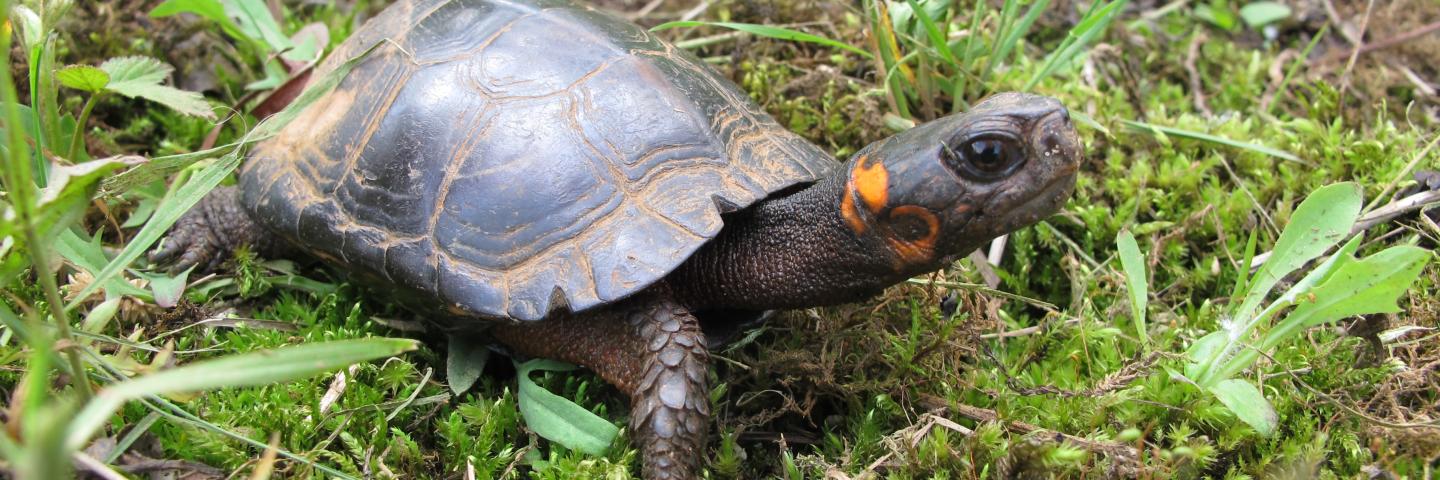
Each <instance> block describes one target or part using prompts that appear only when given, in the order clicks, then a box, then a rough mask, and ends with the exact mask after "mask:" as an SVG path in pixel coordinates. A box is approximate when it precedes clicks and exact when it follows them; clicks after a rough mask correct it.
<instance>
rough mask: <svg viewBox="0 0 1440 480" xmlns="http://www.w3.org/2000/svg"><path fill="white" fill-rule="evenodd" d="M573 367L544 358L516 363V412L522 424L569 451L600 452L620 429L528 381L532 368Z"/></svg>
mask: <svg viewBox="0 0 1440 480" xmlns="http://www.w3.org/2000/svg"><path fill="white" fill-rule="evenodd" d="M574 368H575V367H574V366H571V365H569V364H566V363H562V362H557V361H554V360H544V359H540V360H531V361H528V362H525V363H523V364H519V365H516V366H515V369H516V370H517V371H518V373H517V374H516V376H517V377H519V378H518V379H519V382H520V391H519V396H520V399H519V403H520V414H521V415H523V416H524V417H525V425H526V426H528V427H529V428H530V430H533V431H534V432H535V433H536V434H537V435H540V436H541V437H544V438H545V439H546V440H549V441H552V442H555V443H558V444H561V445H564V446H565V448H569V449H571V450H578V451H581V452H585V453H588V454H591V455H604V454H605V451H606V450H608V449H609V448H610V444H611V443H613V442H614V441H615V437H616V436H617V435H619V434H620V429H619V428H616V427H615V425H613V424H611V423H610V422H608V421H606V420H605V419H603V418H600V417H599V416H598V415H595V414H594V413H591V412H590V411H589V410H586V409H585V408H584V407H581V406H579V405H576V404H575V402H572V401H570V400H567V399H565V398H564V397H561V396H559V395H556V394H553V393H550V392H549V391H548V390H545V389H544V388H541V387H540V386H539V385H536V384H535V382H533V381H531V380H530V372H533V371H535V370H551V371H567V370H572V369H574Z"/></svg>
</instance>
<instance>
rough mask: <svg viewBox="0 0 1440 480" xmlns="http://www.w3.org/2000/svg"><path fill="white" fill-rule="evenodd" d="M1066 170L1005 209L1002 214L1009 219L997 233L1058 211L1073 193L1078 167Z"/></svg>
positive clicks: (1031, 222)
mask: <svg viewBox="0 0 1440 480" xmlns="http://www.w3.org/2000/svg"><path fill="white" fill-rule="evenodd" d="M1067 170H1068V171H1065V172H1061V173H1060V174H1059V175H1055V176H1053V177H1051V178H1050V180H1049V181H1047V182H1045V185H1044V186H1042V187H1040V188H1039V189H1038V190H1036V191H1035V192H1034V193H1032V194H1030V195H1026V196H1025V198H1024V199H1023V201H1021V202H1020V203H1017V204H1015V205H1014V206H1013V207H1010V208H1008V209H1006V212H1005V214H1004V215H1005V217H1007V218H1008V219H1009V221H1008V222H1004V223H1005V225H1004V226H1003V228H1002V229H1001V231H1000V232H998V233H1000V234H1003V233H1008V232H1012V231H1015V230H1018V229H1021V228H1024V227H1026V226H1028V225H1031V224H1033V223H1035V222H1038V221H1040V220H1041V219H1043V218H1045V217H1048V216H1050V215H1053V214H1055V212H1058V211H1060V209H1061V207H1062V206H1063V205H1064V204H1065V199H1067V198H1070V195H1071V194H1072V193H1074V190H1075V178H1076V176H1077V170H1079V167H1078V166H1072V167H1070V168H1068V169H1067Z"/></svg>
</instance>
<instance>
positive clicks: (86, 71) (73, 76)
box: [55, 65, 110, 93]
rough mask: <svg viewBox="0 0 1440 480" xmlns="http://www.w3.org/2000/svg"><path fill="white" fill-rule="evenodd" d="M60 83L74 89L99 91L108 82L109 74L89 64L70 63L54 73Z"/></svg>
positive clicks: (102, 89) (91, 91) (103, 88)
mask: <svg viewBox="0 0 1440 480" xmlns="http://www.w3.org/2000/svg"><path fill="white" fill-rule="evenodd" d="M55 78H57V79H59V80H60V84H61V85H64V86H66V87H70V88H73V89H76V90H84V91H86V92H90V93H100V92H102V91H104V90H105V85H106V84H109V83H110V74H109V73H105V71H104V70H101V69H99V68H97V67H92V66H89V65H71V66H68V67H65V68H62V69H60V71H59V72H56V73H55Z"/></svg>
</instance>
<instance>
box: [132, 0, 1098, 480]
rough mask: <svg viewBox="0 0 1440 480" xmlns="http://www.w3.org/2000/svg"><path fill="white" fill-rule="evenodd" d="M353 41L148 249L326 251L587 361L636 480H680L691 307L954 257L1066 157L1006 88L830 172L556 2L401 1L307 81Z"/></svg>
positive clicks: (452, 316) (1052, 118)
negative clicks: (626, 421) (629, 453)
mask: <svg viewBox="0 0 1440 480" xmlns="http://www.w3.org/2000/svg"><path fill="white" fill-rule="evenodd" d="M372 48H373V49H372ZM361 52H367V53H368V54H367V55H366V56H365V57H363V58H361V60H360V61H359V62H358V63H355V64H353V67H354V68H353V70H350V71H349V72H348V74H346V75H345V76H344V77H343V79H342V80H341V81H340V82H339V83H338V85H337V86H336V87H335V88H334V89H333V90H332V91H330V92H329V93H327V94H325V96H323V97H322V98H321V99H320V100H319V101H316V102H315V103H312V104H310V105H308V106H306V107H305V108H304V109H303V110H301V111H300V113H299V115H298V117H296V119H295V120H294V121H293V122H291V123H290V124H288V125H287V126H286V127H285V128H284V129H283V130H282V131H281V132H280V133H279V134H278V135H276V136H275V137H273V138H271V139H268V140H266V141H264V142H262V143H261V144H259V145H258V146H257V147H256V148H255V149H254V150H253V151H252V152H251V153H250V154H249V157H248V161H247V162H246V164H245V165H244V167H243V168H242V170H241V172H240V174H239V184H238V185H237V186H235V187H225V188H220V189H217V190H215V191H214V192H212V193H211V195H209V196H208V197H206V198H205V199H204V200H203V201H202V202H201V203H200V204H199V205H198V206H197V208H195V209H192V211H191V212H189V213H187V214H186V216H184V217H183V218H182V219H181V220H180V221H179V222H178V223H177V224H176V226H175V227H174V228H173V229H172V231H171V234H170V236H169V237H168V239H167V240H166V241H165V243H164V244H163V245H162V247H161V249H160V250H159V251H157V252H156V253H155V255H154V256H153V258H154V259H155V260H156V261H160V262H169V263H171V264H174V265H176V266H178V267H180V268H184V267H187V266H192V265H198V266H200V267H201V268H213V267H215V266H218V265H219V262H220V261H221V260H223V259H224V258H226V257H227V256H228V255H229V254H230V253H231V251H232V250H233V249H234V248H236V247H238V246H241V245H248V246H250V247H251V248H253V249H256V250H257V251H259V252H261V253H262V254H268V255H281V254H285V255H290V254H305V255H308V256H312V257H318V258H319V259H321V260H322V261H324V262H325V263H328V264H329V265H331V266H333V267H336V268H338V269H340V270H342V271H345V272H349V273H354V274H356V277H357V278H361V279H365V281H368V282H371V283H373V284H375V285H377V286H380V287H382V288H384V289H386V290H389V291H392V292H395V293H396V296H397V297H398V298H401V299H405V300H407V301H406V302H404V303H405V304H406V305H407V306H408V307H409V308H412V309H414V310H415V311H416V312H418V313H419V314H421V315H423V316H425V317H427V318H431V319H434V320H437V321H438V323H439V324H442V325H445V326H446V327H447V328H449V329H451V330H452V331H455V332H461V331H463V332H469V333H472V334H478V335H482V336H483V337H484V338H488V339H490V340H492V341H494V342H497V343H498V344H499V345H502V346H503V348H505V349H507V351H510V352H513V353H515V354H519V355H525V356H529V357H543V358H555V359H560V360H564V361H568V362H572V363H575V364H579V365H582V366H585V367H587V368H589V369H591V370H593V371H594V372H596V373H597V374H599V376H601V377H602V378H604V379H605V380H606V381H608V382H609V383H611V384H613V385H614V386H615V387H617V388H618V389H619V390H620V391H622V392H623V393H625V394H627V395H628V396H629V397H630V400H631V412H630V427H631V432H632V435H634V438H635V440H636V443H637V444H638V447H639V449H640V455H641V458H642V470H643V475H644V477H645V478H649V479H659V478H696V477H697V476H698V469H699V465H700V460H701V458H702V456H703V452H704V446H705V442H706V431H707V427H708V414H709V411H710V410H709V408H710V405H709V397H708V394H707V393H708V385H707V375H708V363H709V359H708V354H707V343H706V341H705V335H706V334H705V329H704V328H702V323H701V321H700V319H704V320H705V325H707V326H708V325H712V324H714V325H719V326H722V327H723V326H724V325H725V324H726V323H727V322H728V321H729V320H730V319H734V318H741V317H744V315H741V313H743V312H762V311H770V310H775V309H792V308H804V307H814V306H822V305H833V304H839V303H845V302H851V301H855V300H860V299H863V298H865V297H867V296H871V295H874V294H876V293H878V292H880V291H881V290H883V289H884V288H886V287H887V286H890V285H893V284H895V283H898V282H900V281H903V280H905V279H907V278H910V277H911V276H914V275H917V274H921V273H924V272H929V271H933V270H936V269H939V268H942V267H944V266H946V265H949V264H950V263H951V262H953V261H954V260H955V259H957V258H958V257H959V256H961V255H963V254H966V253H968V252H970V251H972V250H974V249H975V248H976V247H977V246H979V245H981V244H983V243H984V242H987V241H989V240H990V239H992V238H994V237H996V236H999V235H1001V234H1004V233H1006V232H1009V231H1012V230H1015V229H1017V228H1021V227H1024V226H1027V225H1029V224H1032V223H1034V222H1035V221H1037V220H1038V219H1040V218H1042V217H1045V216H1048V215H1050V214H1051V213H1053V212H1055V211H1056V210H1057V209H1058V208H1059V207H1060V206H1061V205H1062V204H1063V203H1064V201H1065V200H1066V199H1067V198H1068V197H1069V195H1070V192H1071V190H1072V188H1073V186H1074V182H1075V174H1076V170H1077V169H1078V164H1079V159H1080V155H1081V145H1080V144H1079V140H1078V137H1077V136H1076V133H1075V129H1074V127H1073V126H1072V124H1071V122H1070V118H1069V115H1068V113H1067V112H1066V110H1065V108H1064V107H1063V106H1062V105H1061V104H1060V103H1059V102H1058V101H1056V100H1054V99H1052V98H1048V97H1042V96H1037V95H1030V94H1020V93H1005V94H997V95H994V96H991V97H989V98H988V99H986V100H984V101H982V102H979V103H978V104H976V105H974V107H973V108H971V109H970V110H969V111H967V112H965V113H962V114H955V115H951V116H948V117H943V118H940V119H937V120H934V121H931V122H927V123H924V124H921V125H919V126H916V127H915V128H912V129H910V130H908V131H905V132H903V133H900V134H897V135H895V136H892V137H890V138H888V139H885V140H881V141H878V142H876V143H874V144H871V145H869V146H867V147H865V148H864V149H862V150H860V151H859V152H857V153H855V154H854V155H853V156H852V157H851V158H850V159H849V161H848V162H844V163H840V162H837V161H835V160H834V159H833V158H832V157H830V156H829V155H827V154H826V153H825V152H824V151H822V150H821V149H820V148H817V147H816V146H815V145H813V144H811V143H810V142H808V141H806V140H804V139H802V138H800V137H799V136H797V135H795V134H793V133H791V132H789V131H787V130H786V129H785V128H783V127H782V126H780V125H779V124H777V123H776V122H775V120H774V119H772V118H771V117H770V116H769V115H767V114H765V112H763V111H762V110H761V109H760V108H758V107H757V106H756V105H755V104H754V103H752V102H751V101H750V100H749V99H748V97H747V96H746V95H745V93H744V92H742V91H741V90H739V89H738V88H737V87H735V86H734V85H733V84H731V83H730V82H728V81H727V80H725V79H724V78H723V77H722V76H720V75H718V74H716V73H715V72H714V71H712V70H711V69H710V68H709V67H707V66H706V65H705V64H704V63H703V62H701V61H700V60H699V59H697V58H696V57H694V56H692V55H690V54H688V53H687V52H685V51H683V50H680V49H677V48H676V47H675V46H673V45H671V44H669V43H667V42H665V41H664V40H661V39H660V38H658V37H656V36H655V35H653V34H651V33H650V32H649V31H647V30H645V29H642V28H640V27H638V26H636V25H634V24H632V23H629V22H627V21H624V20H621V19H619V18H616V17H614V16H611V15H609V14H606V13H603V12H601V11H597V10H595V9H593V8H587V7H584V6H576V5H572V4H570V3H567V2H565V1H561V0H413V1H401V2H399V3H396V4H395V5H393V6H390V7H389V8H388V9H386V10H385V11H383V12H382V13H381V14H379V15H378V16H376V17H375V18H374V19H372V20H371V21H369V22H367V23H366V24H365V25H364V26H362V27H361V28H359V29H358V30H356V31H355V33H354V34H353V35H352V36H351V37H350V38H349V39H348V40H347V41H346V42H345V43H344V44H342V45H341V46H340V47H338V48H337V50H336V51H335V52H334V53H333V54H332V55H331V57H330V59H329V60H327V62H326V63H324V64H322V65H321V66H320V67H319V68H318V69H317V70H316V72H315V78H325V76H326V75H327V73H328V72H331V71H334V70H335V69H336V68H337V67H338V66H340V65H341V64H342V63H344V62H345V61H346V60H347V59H350V58H353V57H355V56H356V55H360V54H361ZM709 312H716V313H714V314H713V315H712V314H711V313H709ZM721 312H723V313H721ZM706 328H708V327H706Z"/></svg>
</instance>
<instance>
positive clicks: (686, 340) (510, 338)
mask: <svg viewBox="0 0 1440 480" xmlns="http://www.w3.org/2000/svg"><path fill="white" fill-rule="evenodd" d="M639 296H640V297H641V298H636V299H632V300H628V301H625V302H622V303H621V304H620V305H617V306H615V307H612V308H609V309H606V310H605V311H602V312H599V313H595V314H582V315H576V316H570V317H565V318H561V319H554V320H545V321H541V322H535V323H533V324H523V325H505V326H500V327H496V328H495V329H494V330H492V333H493V335H494V336H495V338H496V339H498V340H500V342H502V343H504V344H505V345H506V346H508V347H510V348H511V349H514V350H515V351H517V352H519V353H523V354H525V355H529V356H534V357H544V358H553V359H558V360H563V361H567V362H571V363H574V364H577V365H581V366H584V367H586V368H589V369H590V370H592V371H594V372H595V373H597V374H599V375H600V377H601V378H604V379H605V381H607V382H610V384H612V385H615V387H616V388H619V389H620V390H621V391H622V392H625V393H626V394H627V395H629V396H630V431H631V432H632V435H633V436H634V438H635V440H636V442H637V443H638V444H639V446H640V456H641V461H642V462H643V466H642V472H643V477H644V478H646V479H649V480H659V479H694V478H699V477H700V465H701V459H702V458H703V457H704V455H705V442H706V438H707V437H706V434H707V430H708V427H709V424H710V419H709V417H710V387H709V384H708V381H707V380H708V378H707V374H708V372H709V364H710V354H709V352H708V351H707V350H706V348H705V338H704V335H703V334H702V333H701V331H700V323H699V321H698V320H696V318H695V316H694V315H692V314H691V313H690V312H689V311H688V310H687V309H686V308H685V307H683V306H681V305H679V304H678V303H675V302H674V301H673V300H671V299H670V298H669V296H668V294H641V295H639Z"/></svg>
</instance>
